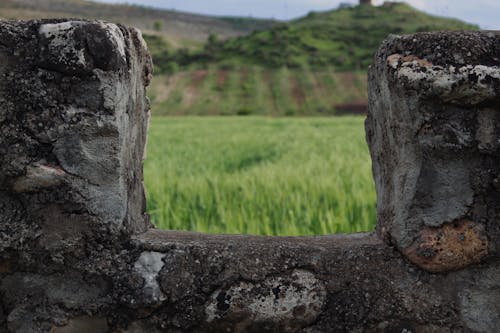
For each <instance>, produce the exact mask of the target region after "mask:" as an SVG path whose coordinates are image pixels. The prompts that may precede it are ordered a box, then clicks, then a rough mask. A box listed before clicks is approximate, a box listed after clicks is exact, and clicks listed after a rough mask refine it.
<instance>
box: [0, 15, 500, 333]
mask: <svg viewBox="0 0 500 333" xmlns="http://www.w3.org/2000/svg"><path fill="white" fill-rule="evenodd" d="M464 36H465V37H463V38H464V40H462V39H461V38H462V36H456V35H453V34H451V35H446V34H437V35H417V36H413V37H405V38H400V39H397V40H399V42H395V40H394V39H393V40H392V41H388V42H387V43H386V44H385V45H384V46H383V47H382V49H381V51H380V52H379V55H378V57H377V59H376V65H375V67H374V68H375V69H374V70H372V73H371V80H372V81H373V80H376V81H380V82H379V83H378V84H379V85H378V86H377V85H375V83H374V82H372V83H371V87H372V91H371V99H372V103H373V105H372V109H371V110H372V113H371V116H370V117H371V118H370V119H369V121H368V130H369V132H368V138H369V140H370V142H371V145H372V152H374V151H375V150H373V148H374V147H375V148H376V147H378V146H377V144H378V143H379V140H380V142H383V143H384V145H385V146H386V148H385V149H382V150H380V151H378V152H377V153H375V154H374V160H375V163H374V167H375V169H376V172H375V175H376V180H377V189H378V191H379V213H380V214H379V221H378V223H379V232H380V234H382V235H383V236H384V238H385V239H386V240H391V241H392V242H393V243H394V244H396V245H397V247H392V246H390V245H388V244H386V243H384V242H383V241H382V240H381V239H380V238H379V236H378V235H377V234H374V233H367V234H353V235H337V236H323V237H296V238H293V237H254V236H224V235H204V234H197V233H184V232H167V231H160V230H155V229H152V228H150V227H149V224H148V219H147V216H146V215H145V212H144V207H145V202H144V200H145V199H144V195H143V186H142V157H143V153H144V144H145V138H146V130H147V120H148V103H147V100H146V98H145V95H144V89H145V86H146V85H147V84H148V82H149V79H150V71H151V61H150V57H149V55H148V53H147V50H146V47H145V44H144V42H143V40H142V39H141V37H140V33H139V32H138V31H136V30H135V29H130V28H126V27H123V26H120V25H114V24H109V23H103V22H93V21H92V22H89V21H81V20H76V21H75V20H73V21H65V20H47V21H29V22H18V21H16V22H14V21H0V76H1V78H2V80H0V131H1V134H2V135H1V136H0V332H21V333H24V332H34V333H38V332H44V333H45V332H53V333H80V332H81V333H83V332H85V333H86V332H96V333H100V332H102V333H104V332H117V333H118V332H123V333H142V332H151V333H158V332H174V333H176V332H178V333H181V332H186V333H188V332H189V333H197V332H200V333H201V332H214V333H219V332H258V333H261V332H302V333H320V332H321V333H324V332H497V331H498V328H499V327H500V308H499V306H500V301H499V300H500V288H499V282H498V281H500V270H499V258H498V255H497V254H498V234H499V232H498V223H497V217H498V202H499V200H498V199H499V198H498V189H499V188H500V185H499V184H500V181H499V180H498V179H500V178H499V176H498V173H497V171H498V158H497V157H496V155H495V154H497V151H498V145H499V143H498V135H497V134H498V126H497V121H496V120H497V117H498V114H497V113H498V112H497V111H498V107H497V106H498V104H496V103H497V102H496V95H495V93H492V90H491V89H489V88H488V87H489V85H490V84H495V83H494V82H496V81H495V80H496V79H495V78H494V77H493V76H494V75H493V76H491V75H490V74H488V76H485V77H484V78H489V77H490V76H491V77H492V81H491V82H489V81H488V82H486V83H484V84H485V85H486V86H484V87H483V86H482V85H483V83H481V82H479V83H477V80H476V79H475V77H468V76H467V79H468V80H469V81H471V82H472V83H471V84H472V85H475V86H474V87H476V88H474V89H472V88H471V89H469V88H470V87H469V86H467V83H460V84H459V85H458V86H457V87H459V88H457V89H459V90H460V92H461V93H462V95H461V97H460V98H458V99H453V98H452V99H450V97H451V96H455V95H454V93H453V91H451V92H450V91H449V90H446V89H445V90H443V91H439V93H438V94H437V96H434V95H432V92H435V91H437V90H436V88H433V87H434V85H435V84H436V82H437V80H442V78H441V77H446V78H448V77H451V76H453V79H454V80H455V79H456V80H461V79H460V78H465V76H460V75H462V74H461V73H462V72H456V73H455V72H451V71H450V72H449V73H442V72H440V70H438V69H437V68H434V67H435V66H432V65H430V66H431V67H432V68H434V69H433V70H434V71H435V73H433V74H432V75H434V76H433V77H430V78H428V79H427V78H415V80H413V79H412V78H413V76H412V75H413V74H412V72H401V75H402V76H401V78H400V79H396V78H395V76H394V74H395V73H398V72H397V71H398V70H399V68H400V67H401V66H402V65H403V64H404V63H405V62H409V61H411V62H412V63H413V62H415V63H416V64H422V65H425V66H429V64H428V63H430V62H435V63H436V64H438V65H440V66H443V64H439V63H437V62H436V60H435V59H431V58H429V59H427V60H425V61H424V60H418V59H424V58H425V57H424V56H423V55H422V54H423V53H422V54H420V53H418V52H413V53H415V54H411V52H410V54H405V50H406V46H405V47H402V48H398V47H395V46H394V47H393V46H391V45H399V44H398V43H400V44H401V45H406V44H405V43H407V42H406V41H407V40H411V41H412V40H413V39H415V40H417V42H411V43H416V45H421V44H422V45H423V44H425V45H427V44H426V43H430V42H429V41H430V40H434V39H436V38H437V39H440V40H441V39H442V40H443V41H448V42H451V41H453V42H454V43H455V44H456V45H458V46H459V47H472V46H473V45H476V46H477V47H476V48H473V49H471V54H472V55H473V56H474V57H476V58H474V59H479V60H480V61H479V60H478V61H477V63H476V62H474V61H472V60H471V59H469V58H464V59H466V60H467V59H468V60H467V62H466V63H464V66H469V65H470V66H482V65H484V66H488V67H492V66H495V63H492V62H494V61H496V60H494V59H493V58H494V57H493V58H492V57H491V56H492V55H494V54H497V53H491V52H493V51H494V52H496V50H497V49H495V47H497V46H498V43H496V42H495V40H496V39H495V38H496V37H490V36H489V35H483V34H478V35H476V34H471V35H467V34H466V35H464ZM408 38H410V39H408ZM433 38H434V39H433ZM475 38H477V39H475ZM466 39H467V40H469V39H470V41H465V40H466ZM448 42H447V43H448ZM391 43H392V44H391ZM443 43H445V42H443ZM477 43H480V44H477ZM412 45H413V44H412ZM429 45H432V46H433V48H434V44H432V43H430V44H429ZM446 45H448V44H443V48H444V47H445V46H446ZM458 46H457V47H458ZM483 49H484V50H483ZM384 50H387V52H386V53H387V55H386V54H385V53H384V52H385V51H384ZM481 50H483V51H481ZM492 50H493V51H492ZM389 51H390V52H389ZM451 51H453V52H454V53H453V52H452V53H446V52H444V51H443V54H444V56H443V57H445V58H446V59H445V61H449V60H448V58H449V59H451V58H450V57H451V56H450V55H449V54H458V53H457V52H458V51H456V50H455V49H453V47H452V50H451ZM481 52H483V53H484V52H486V53H485V54H488V55H490V57H486V56H484V57H483V58H480V56H481V55H482V54H483V53H481ZM393 55H395V56H393ZM400 55H402V56H400ZM389 56H391V58H390V59H389V61H390V62H389V63H388V62H387V61H388V59H387V58H388V57H389ZM409 56H411V57H409ZM405 57H406V58H405ZM408 57H409V58H408ZM403 58H404V59H403ZM417 58H418V59H417ZM380 59H382V60H383V61H382V60H380ZM453 59H455V58H453ZM457 59H458V60H460V61H461V58H460V57H458V58H457ZM484 59H489V60H488V61H489V62H488V61H486V60H484ZM458 60H457V61H458ZM469 60H470V61H469ZM483 60H484V61H483ZM450 61H451V60H450ZM464 61H465V60H464ZM377 66H378V67H377ZM394 66H396V67H394ZM412 66H417V65H408V66H406V67H410V68H413V67H412ZM419 66H420V65H419ZM425 66H424V67H425ZM406 67H405V68H406ZM377 70H379V72H377ZM478 70H479V72H478ZM481 70H482V69H481V68H476V67H472V68H470V69H469V68H468V69H466V71H465V72H463V73H467V75H471V73H475V74H477V75H478V76H480V75H482V74H481V73H483V72H481ZM375 73H379V74H377V75H375ZM484 73H486V72H484ZM488 73H490V72H488ZM455 74H456V75H457V76H456V77H455V76H454V75H455ZM378 75H380V77H379V76H378ZM388 77H391V80H395V81H390V82H391V83H390V84H389V81H387V80H388ZM481 77H482V76H481ZM484 78H483V79H484ZM397 80H402V81H401V82H407V83H408V84H409V85H411V86H412V87H420V85H422V87H429V89H428V90H427V91H428V92H429V94H427V93H426V92H425V91H426V90H421V89H420V88H418V89H419V90H416V91H414V92H413V93H409V95H410V97H408V98H406V97H405V98H403V97H401V96H403V95H401V96H400V95H394V96H393V95H391V94H389V92H390V91H392V92H393V93H394V92H400V90H398V89H403V90H402V91H403V92H407V90H404V89H406V88H404V87H405V86H404V85H403V84H402V83H401V84H400V81H397ZM412 80H413V81H412ZM487 80H489V79H487ZM460 82H461V81H460ZM474 82H476V83H474ZM374 86H375V87H379V88H380V89H381V91H382V90H383V91H384V94H385V95H384V96H385V97H386V98H388V99H380V98H379V97H378V95H377V94H379V93H380V91H379V92H378V93H375V90H374V89H373V87H374ZM401 87H403V88H401ZM467 87H468V88H467ZM408 89H410V88H408ZM412 89H416V88H412ZM451 89H452V90H453V89H455V88H451ZM467 89H469V90H467ZM495 89H496V88H495ZM472 90H474V91H480V92H481V93H480V95H481V96H482V97H480V98H484V100H483V101H482V102H480V104H474V106H471V105H470V104H468V105H469V106H467V107H464V106H463V105H462V104H461V103H462V101H463V100H464V98H463V96H464V95H463V94H470V93H471V92H470V91H472ZM494 91H495V90H493V92H494ZM419 94H421V95H419ZM446 94H447V95H446ZM414 95H415V96H417V95H418V96H421V99H422V101H424V102H425V103H424V102H422V103H423V104H418V103H417V104H415V103H414V102H416V101H420V99H415V98H416V97H411V96H414ZM398 96H399V97H398ZM457 96H458V95H457ZM475 96H476V95H475ZM492 96H493V97H492ZM393 97H394V99H391V98H393ZM412 98H413V99H412ZM478 98H479V97H478ZM491 98H493V99H491ZM492 101H493V102H492ZM391 103H396V104H394V105H393V104H391ZM407 103H410V104H407ZM412 103H414V104H412ZM419 103H420V102H419ZM471 103H472V102H471ZM474 103H476V102H474ZM381 105H384V106H386V109H384V110H385V111H382V109H380V108H379V107H381ZM405 105H406V106H408V105H410V106H411V105H413V106H412V108H411V111H412V112H410V110H409V109H408V108H405V107H406V106H405ZM420 105H425V107H424V110H427V111H425V112H428V113H429V115H428V118H425V117H424V118H423V119H424V121H422V122H421V123H422V126H420V127H418V130H417V132H415V133H416V134H415V133H414V134H415V135H414V137H415V136H416V137H417V138H418V142H417V143H416V144H415V140H414V137H412V138H410V137H406V136H405V135H406V134H408V133H407V132H405V131H410V132H411V131H413V130H414V129H415V128H416V127H415V124H414V123H413V121H414V120H412V119H413V118H412V117H415V119H420V118H422V117H423V116H421V115H420V113H418V112H414V111H415V110H417V111H418V110H420ZM417 106H418V107H417ZM398 108H399V109H398ZM471 110H472V111H471ZM396 111H398V112H399V113H398V112H396ZM433 112H434V113H433ZM426 114H427V113H426ZM375 115H376V117H377V118H376V119H375V118H374V116H375ZM397 117H402V118H401V119H399V118H397ZM396 119H398V121H396ZM434 120H435V121H434ZM385 126H388V127H385ZM464 128H465V129H467V130H463V129H464ZM393 129H398V130H397V131H395V130H393ZM420 131H422V132H420ZM400 134H401V135H402V138H404V139H405V140H406V141H404V140H403V141H401V142H405V143H406V145H402V144H401V142H400V141H398V140H399V137H398V135H400ZM453 135H455V136H453ZM450 138H451V139H450ZM453 138H454V139H453ZM452 139H453V140H452ZM412 140H413V141H412ZM400 148H401V149H402V151H401V150H397V149H400ZM391 149H392V150H391ZM415 152H417V153H418V154H417V153H415ZM378 153H380V154H383V155H384V156H385V158H386V159H387V164H384V163H382V160H381V159H380V157H379V156H378V155H377V154H378ZM414 153H415V154H416V155H414ZM440 156H441V157H440ZM424 157H425V158H424ZM415 161H417V162H418V163H417V162H415ZM412 163H413V164H412ZM400 164H403V165H400ZM405 167H407V169H406V171H407V172H405ZM438 167H442V168H444V169H443V172H441V171H440V169H439V168H438ZM472 167H473V168H475V169H471V168H472ZM471 170H474V172H472V171H471ZM444 171H446V172H444ZM378 172H383V174H380V173H378ZM411 177H414V178H411ZM404 179H409V180H408V183H405V184H406V185H405V186H406V187H405V186H403V187H404V188H405V189H408V190H409V192H405V191H404V190H402V189H401V188H400V186H401V185H400V184H399V183H398V181H400V180H404ZM410 179H412V180H411V182H410ZM412 184H413V185H412ZM415 184H418V186H417V185H415ZM486 184H487V185H486ZM381 185H383V186H385V187H384V189H385V190H386V192H381V189H382V188H381ZM396 185H397V186H396ZM410 185H412V186H413V187H412V186H410ZM428 185H432V186H428ZM394 186H396V187H394ZM426 186H427V187H426ZM394 189H397V190H398V191H401V192H397V193H398V194H401V195H402V196H401V197H398V196H396V195H394V193H392V192H391V191H394ZM412 190H414V191H413V192H412ZM415 193H416V194H415ZM425 193H428V195H429V196H430V199H426V200H427V201H425V200H424V199H425ZM413 194H415V195H414V196H412V195H413ZM389 197H390V199H391V200H394V205H393V206H391V207H392V210H386V208H387V207H386V206H384V205H387V204H389V203H391V201H390V200H389ZM380 198H381V200H380ZM413 198H415V199H418V200H417V201H413ZM422 200H424V201H422ZM445 202H448V203H449V205H448V206H447V207H445V204H444V203H445ZM412 203H415V205H413V204H412ZM384 207H385V208H384ZM404 207H406V208H407V211H404V210H400V211H398V210H397V209H403V208H404ZM381 208H384V209H382V210H380V209H381ZM396 213H397V214H399V215H397V216H398V218H401V219H403V220H398V219H394V216H395V215H394V214H396ZM384 214H385V215H384ZM381 217H383V218H381ZM402 221H403V222H402ZM405 223H406V224H405ZM400 237H403V238H400ZM401 250H404V251H401ZM401 252H403V253H405V254H406V255H407V256H408V257H409V258H410V259H411V258H412V257H415V258H416V259H412V261H414V262H415V263H417V264H418V265H420V266H422V267H424V268H425V269H427V270H430V271H439V272H442V273H440V274H434V273H429V272H427V271H425V270H422V269H420V268H418V267H417V266H415V265H414V264H413V263H411V262H409V261H408V260H407V259H406V257H405V256H404V255H402V254H401ZM486 253H488V255H486ZM472 262H478V263H477V264H475V265H473V266H470V267H469V266H468V267H465V266H466V265H468V264H470V263H472ZM458 268H462V269H461V270H457V269H458ZM449 270H452V271H451V272H450V271H449Z"/></svg>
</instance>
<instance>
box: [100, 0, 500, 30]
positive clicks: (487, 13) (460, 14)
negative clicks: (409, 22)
mask: <svg viewBox="0 0 500 333" xmlns="http://www.w3.org/2000/svg"><path fill="white" fill-rule="evenodd" d="M98 1H101V2H115V3H116V2H121V3H124V2H125V3H133V4H140V5H146V6H151V7H159V8H166V9H175V10H179V11H187V12H192V13H201V14H210V15H232V16H252V17H263V18H277V19H290V18H296V17H299V16H302V15H305V14H307V13H308V12H309V11H311V10H316V11H319V10H328V9H332V8H336V7H337V6H338V5H339V3H358V1H357V0H208V1H207V0H98ZM374 2H375V3H377V4H380V3H383V0H374ZM405 2H407V3H409V4H411V5H412V6H414V7H416V8H418V9H421V10H423V11H425V12H428V13H431V14H435V15H440V16H450V17H456V18H460V19H462V20H464V21H467V22H470V23H475V24H479V25H480V26H481V27H482V28H483V29H492V30H494V29H497V30H500V0H474V1H469V0H405Z"/></svg>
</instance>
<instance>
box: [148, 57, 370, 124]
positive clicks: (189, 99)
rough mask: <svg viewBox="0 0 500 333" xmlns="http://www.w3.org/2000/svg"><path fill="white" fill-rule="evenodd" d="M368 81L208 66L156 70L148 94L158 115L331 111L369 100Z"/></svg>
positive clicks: (326, 73)
mask: <svg viewBox="0 0 500 333" xmlns="http://www.w3.org/2000/svg"><path fill="white" fill-rule="evenodd" d="M366 84H367V82H366V73H364V72H343V73H338V72H333V71H332V70H328V69H323V70H321V71H315V70H312V69H309V68H300V69H288V68H286V67H282V68H279V69H270V68H265V67H262V66H242V67H239V68H238V69H236V70H228V69H220V68H217V67H216V66H209V67H208V68H207V69H201V70H191V71H181V72H178V73H175V74H171V75H157V76H156V77H155V79H154V80H153V82H152V85H151V87H150V88H149V96H150V98H151V101H152V108H153V110H152V111H153V114H154V115H156V116H159V115H168V116H173V115H177V116H181V115H200V116H201V115H268V116H320V115H323V116H327V115H334V114H337V112H341V111H342V109H344V111H346V112H349V111H351V112H352V111H356V106H357V105H362V104H364V103H366V100H367V96H366ZM358 109H359V107H358ZM363 111H364V109H363V108H361V112H360V113H362V112H363ZM358 112H359V111H358Z"/></svg>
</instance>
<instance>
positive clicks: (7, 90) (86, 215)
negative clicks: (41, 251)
mask: <svg viewBox="0 0 500 333" xmlns="http://www.w3.org/2000/svg"><path fill="white" fill-rule="evenodd" d="M0 28H1V29H0V40H2V42H1V43H0V56H1V63H2V68H1V70H0V74H1V76H2V80H1V82H0V102H1V105H2V106H1V111H0V114H1V117H0V130H1V133H2V136H1V137H0V153H1V154H0V168H1V169H2V173H1V174H0V190H3V191H12V192H13V193H17V194H16V195H11V196H13V199H14V200H19V201H20V202H22V203H25V204H23V206H24V207H25V208H27V209H26V212H25V214H26V219H27V220H29V219H30V218H29V215H34V216H36V219H39V218H41V219H42V221H39V222H38V223H34V224H33V227H35V226H36V225H37V224H38V225H39V224H40V223H43V220H48V219H49V218H48V217H47V218H44V217H41V216H40V215H38V214H37V212H39V211H40V209H39V207H40V208H43V207H44V206H46V205H47V204H56V205H58V209H59V210H60V211H61V214H68V215H77V214H79V215H80V216H82V221H83V220H93V221H95V222H96V223H106V224H108V225H111V224H113V225H114V226H115V227H116V228H117V229H124V230H128V231H141V230H142V231H143V230H145V229H146V228H147V224H146V223H145V222H144V221H145V215H144V207H145V199H144V193H143V187H142V168H141V165H142V156H143V151H144V145H145V140H146V132H147V124H148V117H149V115H148V112H149V107H148V102H147V100H146V97H145V85H147V84H148V83H149V80H150V75H151V74H150V73H151V60H150V58H149V55H148V52H147V50H146V48H145V44H144V42H143V41H142V38H141V36H140V32H138V31H137V30H135V29H128V28H125V27H122V26H118V25H115V24H111V23H103V22H87V21H77V20H76V21H62V20H48V21H32V22H30V23H28V24H24V23H19V22H11V21H4V22H2V23H1V25H0ZM55 195H56V196H59V197H61V198H60V199H55V198H54V196H55ZM14 197H15V198H14ZM62 197H64V198H62ZM55 201H59V203H56V202H55ZM52 213H55V211H54V210H53V211H52ZM0 214H5V213H3V212H0ZM81 223H87V222H81Z"/></svg>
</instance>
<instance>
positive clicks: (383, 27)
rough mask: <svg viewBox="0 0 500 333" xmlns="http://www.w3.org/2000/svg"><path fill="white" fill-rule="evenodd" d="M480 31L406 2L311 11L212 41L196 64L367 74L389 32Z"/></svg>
mask: <svg viewBox="0 0 500 333" xmlns="http://www.w3.org/2000/svg"><path fill="white" fill-rule="evenodd" d="M476 29H478V27H477V26H474V25H471V24H467V23H464V22H462V21H459V20H456V19H448V18H441V17H436V16H432V15H429V14H426V13H424V12H421V11H418V10H416V9H415V8H413V7H411V6H409V5H407V4H405V3H386V4H385V5H383V6H379V7H374V6H355V7H345V8H339V9H336V10H332V11H328V12H318V13H316V12H311V13H309V14H308V15H307V16H306V17H303V18H300V19H297V20H293V21H290V22H287V23H283V24H280V25H278V26H275V27H272V28H271V29H268V30H265V31H258V32H253V33H252V34H250V35H248V36H239V37H236V38H231V39H229V40H226V41H218V40H216V39H215V38H214V37H212V38H211V39H210V40H209V41H208V42H207V43H206V44H205V47H204V50H203V51H202V52H199V53H196V54H193V57H192V62H200V61H205V62H207V63H230V64H235V63H245V64H257V65H264V66H267V67H273V68H275V67H280V66H286V67H289V68H293V67H303V66H309V67H314V68H325V67H327V66H332V67H333V68H335V69H337V70H365V69H366V68H367V67H368V65H369V64H370V62H371V59H372V56H373V53H374V52H375V50H376V49H377V47H378V46H379V45H380V43H381V41H382V40H383V39H385V38H386V37H387V36H388V35H389V34H409V33H415V32H420V31H431V30H476Z"/></svg>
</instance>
